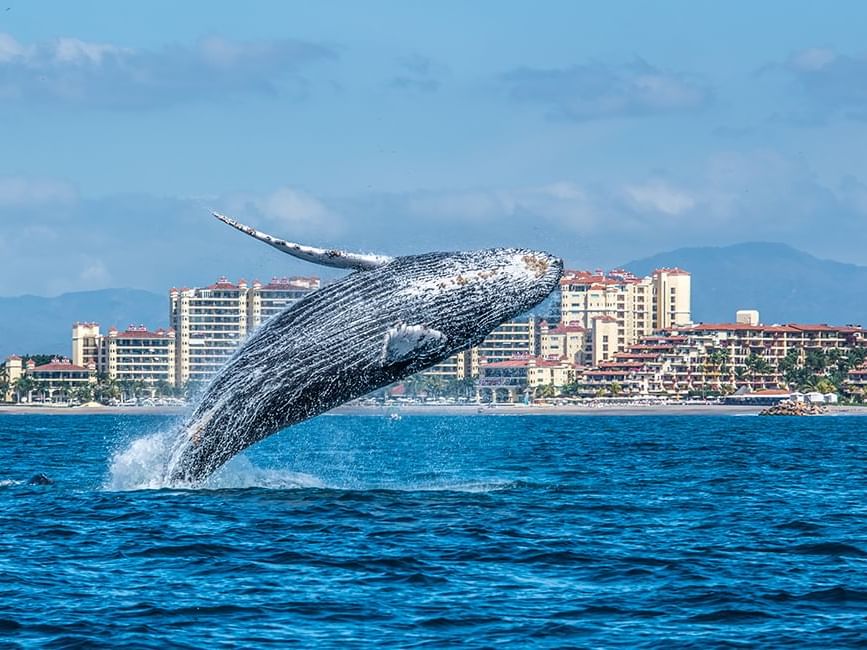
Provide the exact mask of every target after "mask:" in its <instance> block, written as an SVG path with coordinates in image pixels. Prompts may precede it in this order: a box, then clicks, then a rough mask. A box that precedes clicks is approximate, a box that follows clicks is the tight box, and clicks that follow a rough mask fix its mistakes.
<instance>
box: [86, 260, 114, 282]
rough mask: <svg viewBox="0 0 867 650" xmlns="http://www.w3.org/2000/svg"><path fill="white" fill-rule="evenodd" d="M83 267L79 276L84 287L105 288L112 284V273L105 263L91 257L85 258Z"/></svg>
mask: <svg viewBox="0 0 867 650" xmlns="http://www.w3.org/2000/svg"><path fill="white" fill-rule="evenodd" d="M82 263H83V267H82V269H81V272H80V273H79V274H78V280H79V282H81V284H82V285H84V286H87V287H91V288H105V287H107V286H110V284H111V273H109V271H108V267H106V265H105V262H103V261H102V260H98V259H94V258H91V257H84V258H83V260H82Z"/></svg>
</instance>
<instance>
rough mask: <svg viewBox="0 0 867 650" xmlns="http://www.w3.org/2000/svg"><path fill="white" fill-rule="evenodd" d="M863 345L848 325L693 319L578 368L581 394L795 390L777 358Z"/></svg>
mask: <svg viewBox="0 0 867 650" xmlns="http://www.w3.org/2000/svg"><path fill="white" fill-rule="evenodd" d="M865 345H867V332H865V330H863V329H862V328H860V327H854V326H848V325H847V326H829V325H803V324H786V325H749V324H746V323H721V324H713V325H709V324H699V325H693V326H690V327H682V328H673V329H671V330H668V331H667V332H662V333H660V334H656V335H653V336H648V337H644V338H643V339H642V340H641V341H640V342H639V343H637V344H635V345H631V346H630V347H629V349H627V350H625V351H623V352H618V353H616V354H615V356H614V358H613V359H610V360H608V361H602V362H600V363H598V364H596V365H595V366H594V367H592V368H587V369H584V370H582V371H579V372H578V374H577V375H576V376H577V382H578V383H579V384H580V386H581V390H580V392H579V394H581V395H584V396H588V397H589V396H593V395H610V396H618V395H624V396H654V395H656V396H667V397H686V396H689V395H707V394H725V393H733V392H735V391H737V390H746V391H749V392H758V391H772V390H782V389H789V388H795V387H790V386H787V385H786V377H785V376H784V373H783V372H782V370H781V367H780V362H781V361H783V360H784V359H786V358H787V355H793V356H789V357H788V358H790V359H792V358H793V359H794V361H795V362H796V363H798V364H802V365H803V363H804V362H805V360H806V358H807V356H808V355H809V354H810V353H811V350H816V351H828V350H834V349H837V350H844V351H845V350H851V349H853V348H858V347H864V346H865ZM862 382H865V384H867V372H864V373H863V374H862V372H861V371H859V370H853V371H850V372H849V376H848V382H847V385H849V386H851V387H852V389H853V390H854V389H857V388H858V387H859V386H860V385H861V384H862Z"/></svg>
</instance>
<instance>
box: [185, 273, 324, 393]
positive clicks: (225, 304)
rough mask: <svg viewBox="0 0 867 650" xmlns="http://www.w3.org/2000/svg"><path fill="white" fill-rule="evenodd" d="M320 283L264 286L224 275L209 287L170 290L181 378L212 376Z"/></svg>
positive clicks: (307, 280) (282, 281)
mask: <svg viewBox="0 0 867 650" xmlns="http://www.w3.org/2000/svg"><path fill="white" fill-rule="evenodd" d="M319 285H320V282H319V279H318V278H312V277H307V278H274V279H273V280H272V281H271V282H269V283H268V284H265V285H263V284H262V283H260V282H258V281H254V282H253V284H252V285H248V284H247V282H246V281H245V280H239V281H238V283H237V284H235V283H233V282H230V281H229V280H227V279H226V278H220V279H219V280H217V282H216V283H214V284H212V285H211V286H209V287H203V288H198V289H186V288H184V289H172V290H171V291H170V292H169V303H170V309H169V322H170V324H171V326H172V328H173V329H174V330H175V344H176V371H175V377H176V380H177V382H178V383H179V384H186V383H187V382H191V381H192V382H202V381H206V380H208V379H210V378H211V377H212V376H213V375H214V373H216V371H217V370H218V369H219V368H220V366H221V365H222V364H223V362H225V361H226V359H228V358H229V356H231V354H232V353H233V352H234V351H235V348H237V347H238V345H239V344H240V343H241V341H243V340H244V338H246V336H247V335H248V334H249V333H250V332H252V331H253V330H254V329H255V328H256V327H258V326H259V325H261V324H262V323H264V322H265V321H266V320H268V319H269V318H270V317H271V316H273V315H274V314H277V313H279V312H280V311H282V310H283V309H285V308H286V306H287V305H289V304H291V303H293V302H295V301H297V300H300V299H301V298H303V297H304V296H305V295H307V294H308V293H310V292H311V291H313V290H315V289H318V288H319Z"/></svg>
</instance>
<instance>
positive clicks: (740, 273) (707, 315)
mask: <svg viewBox="0 0 867 650" xmlns="http://www.w3.org/2000/svg"><path fill="white" fill-rule="evenodd" d="M622 266H623V268H626V269H628V270H630V271H632V272H633V273H636V274H639V275H645V274H647V273H650V272H651V271H653V269H655V268H659V267H663V266H679V267H681V268H684V269H686V270H688V271H689V272H690V273H691V274H692V316H693V320H695V321H696V322H706V323H709V322H731V321H733V320H734V317H735V311H737V310H738V309H758V310H759V312H760V314H761V318H762V321H763V322H765V323H784V322H801V323H829V324H834V325H842V324H847V323H860V324H864V325H867V267H864V266H856V265H854V264H843V263H841V262H832V261H829V260H821V259H818V258H816V257H813V256H812V255H809V254H807V253H804V252H801V251H798V250H795V249H794V248H791V247H789V246H785V245H783V244H765V243H750V244H737V245H734V246H725V247H713V246H709V247H704V248H680V249H678V250H674V251H670V252H668V253H660V254H658V255H654V256H653V257H648V258H645V259H642V260H635V261H633V262H628V263H626V264H623V265H622ZM537 313H541V312H538V310H537ZM75 321H96V322H98V323H100V325H102V326H103V329H108V327H109V326H111V325H115V326H117V327H118V328H121V329H122V328H125V327H126V326H127V325H130V324H143V325H146V326H148V327H149V328H151V329H155V328H157V327H166V326H167V324H168V297H167V296H166V295H165V294H163V295H160V294H156V293H152V292H149V291H142V290H140V289H105V290H102V291H81V292H76V293H66V294H63V295H61V296H57V297H56V298H41V297H38V296H17V297H14V298H0V360H2V359H3V358H5V357H6V356H7V355H9V354H13V353H17V354H36V353H44V354H62V355H67V356H68V355H69V354H70V352H71V328H72V323H74V322H75Z"/></svg>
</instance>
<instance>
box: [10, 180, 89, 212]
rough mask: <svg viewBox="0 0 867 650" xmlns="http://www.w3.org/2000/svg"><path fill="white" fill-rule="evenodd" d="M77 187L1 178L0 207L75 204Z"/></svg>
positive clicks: (51, 181) (57, 183)
mask: <svg viewBox="0 0 867 650" xmlns="http://www.w3.org/2000/svg"><path fill="white" fill-rule="evenodd" d="M77 196H78V194H77V192H76V190H75V187H73V186H72V185H71V184H69V183H65V182H63V181H56V180H48V179H34V178H25V177H23V176H5V177H0V206H28V205H44V204H51V203H73V202H74V201H75V200H76V199H77Z"/></svg>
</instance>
